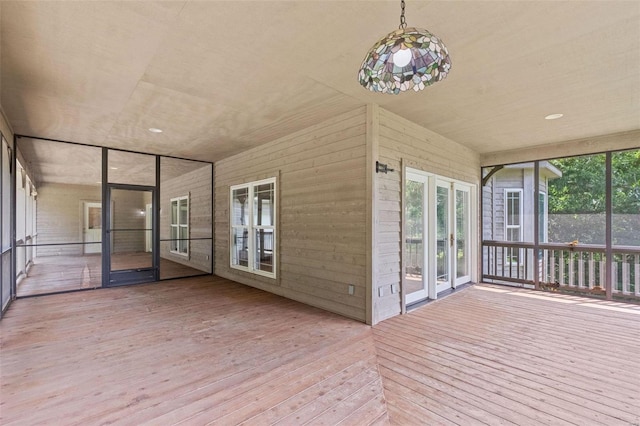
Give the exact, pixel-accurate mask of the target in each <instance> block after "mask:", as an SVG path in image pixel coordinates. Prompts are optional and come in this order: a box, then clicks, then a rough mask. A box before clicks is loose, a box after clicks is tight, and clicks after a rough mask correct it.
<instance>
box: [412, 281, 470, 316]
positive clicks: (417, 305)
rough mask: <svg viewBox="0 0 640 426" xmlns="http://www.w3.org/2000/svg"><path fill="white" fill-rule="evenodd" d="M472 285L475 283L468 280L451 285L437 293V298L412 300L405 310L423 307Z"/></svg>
mask: <svg viewBox="0 0 640 426" xmlns="http://www.w3.org/2000/svg"><path fill="white" fill-rule="evenodd" d="M473 285H475V283H472V282H468V283H465V284H461V285H459V286H457V287H456V288H453V287H452V288H448V289H446V290H443V291H441V292H440V293H438V298H437V299H429V298H427V299H423V300H418V301H417V302H413V303H411V304H409V305H407V312H410V311H413V310H415V309H418V308H421V307H423V306H425V305H428V304H429V303H432V302H436V301H438V300H441V299H443V298H445V297H447V296H449V295H451V294H453V293H456V292H458V291H460V290H464V289H465V288H468V287H471V286H473Z"/></svg>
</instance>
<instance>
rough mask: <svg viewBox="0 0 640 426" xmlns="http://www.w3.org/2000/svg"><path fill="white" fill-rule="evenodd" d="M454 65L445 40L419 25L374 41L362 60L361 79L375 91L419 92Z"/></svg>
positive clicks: (395, 93) (394, 92) (366, 86)
mask: <svg viewBox="0 0 640 426" xmlns="http://www.w3.org/2000/svg"><path fill="white" fill-rule="evenodd" d="M450 69H451V60H450V59H449V51H448V50H447V48H446V46H445V45H444V43H442V40H440V39H439V38H438V37H436V36H434V35H433V34H431V33H430V32H429V31H427V30H423V29H420V28H413V27H408V28H406V27H405V28H400V29H398V30H396V31H393V32H392V33H389V34H388V35H387V36H385V37H384V38H382V39H381V40H380V41H378V42H377V43H376V44H374V45H373V47H372V48H371V49H369V52H367V56H366V57H365V58H364V61H362V65H361V66H360V71H359V73H358V80H359V81H360V84H361V85H362V86H364V87H365V88H367V89H369V90H371V91H373V92H382V93H391V94H394V95H397V94H398V93H400V92H404V91H407V90H410V89H413V90H415V91H416V92H417V91H419V90H422V89H424V88H425V87H427V86H429V85H431V84H433V83H435V82H437V81H440V80H442V79H443V78H445V77H446V76H447V74H448V73H449V70H450Z"/></svg>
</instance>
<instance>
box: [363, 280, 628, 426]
mask: <svg viewBox="0 0 640 426" xmlns="http://www.w3.org/2000/svg"><path fill="white" fill-rule="evenodd" d="M373 331H374V338H375V340H376V348H377V354H378V362H379V368H380V373H381V374H382V377H383V384H384V389H385V395H386V399H387V408H388V412H389V417H390V421H391V423H392V424H401V425H407V424H416V425H418V424H420V425H422V424H447V425H448V424H461V425H469V424H491V425H494V424H495V425H498V424H510V425H514V424H515V425H525V424H526V425H529V424H549V425H568V424H573V425H596V424H601V425H638V424H640V306H638V305H629V304H623V303H616V302H606V301H600V300H593V299H586V298H579V297H574V296H566V295H561V294H553V293H552V294H549V293H541V292H534V291H529V290H522V289H513V290H512V289H508V288H505V287H493V286H474V287H471V288H468V289H466V290H464V291H461V292H459V293H454V294H452V295H450V296H448V297H447V298H445V299H442V300H439V301H437V302H435V303H431V304H429V305H426V306H424V307H422V308H419V309H417V310H415V311H413V312H410V313H409V314H408V315H404V316H401V317H395V318H392V319H389V320H387V321H384V322H382V323H380V324H378V325H377V326H376V327H374V329H373Z"/></svg>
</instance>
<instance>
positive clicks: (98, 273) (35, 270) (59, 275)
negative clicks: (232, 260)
mask: <svg viewBox="0 0 640 426" xmlns="http://www.w3.org/2000/svg"><path fill="white" fill-rule="evenodd" d="M150 256H151V254H150V253H127V254H113V255H112V262H113V263H114V269H116V270H118V269H134V268H138V267H148V266H149V265H151V260H150ZM205 273H206V272H203V271H200V270H197V269H194V268H191V267H189V266H185V265H182V264H180V263H176V262H173V261H171V260H169V259H165V258H160V279H170V278H182V277H192V276H195V275H202V274H205ZM101 286H102V256H101V255H100V254H89V255H84V256H40V257H36V258H35V259H34V263H33V265H32V266H31V267H30V268H29V272H28V274H27V276H25V277H21V279H20V280H19V283H18V287H17V289H16V290H17V295H18V297H24V296H35V295H39V294H48V293H57V292H63V291H70V290H82V289H95V288H99V287H101Z"/></svg>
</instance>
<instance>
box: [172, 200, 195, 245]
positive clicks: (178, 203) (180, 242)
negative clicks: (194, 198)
mask: <svg viewBox="0 0 640 426" xmlns="http://www.w3.org/2000/svg"><path fill="white" fill-rule="evenodd" d="M182 202H185V203H186V204H187V223H181V222H180V206H181V205H182ZM174 203H175V204H176V211H177V213H176V219H177V223H174V221H173V219H174V218H173V204H174ZM189 208H190V206H189V196H188V195H184V196H182V197H175V198H172V199H171V204H170V209H169V222H170V227H171V236H173V235H175V236H176V240H175V244H176V247H177V250H174V249H173V241H172V244H171V246H170V247H169V251H170V252H171V253H173V254H176V255H178V256H184V257H189V240H182V239H181V238H180V236H181V235H182V232H180V231H181V230H183V229H186V233H185V234H186V235H187V236H188V235H189ZM174 229H176V230H177V232H176V233H175V234H174V232H173V230H174ZM183 248H184V249H185V250H184V251H182V249H183Z"/></svg>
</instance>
